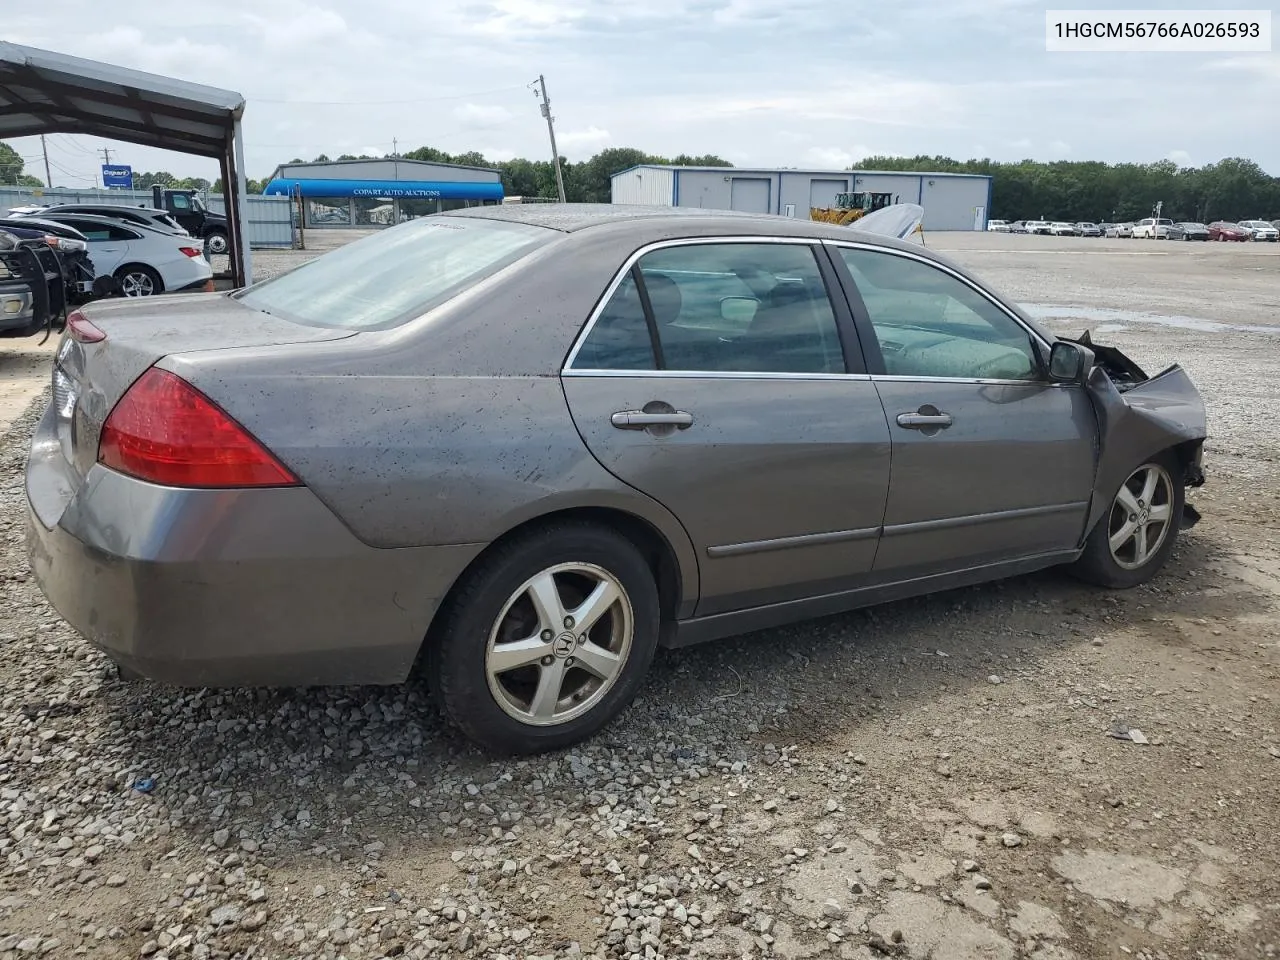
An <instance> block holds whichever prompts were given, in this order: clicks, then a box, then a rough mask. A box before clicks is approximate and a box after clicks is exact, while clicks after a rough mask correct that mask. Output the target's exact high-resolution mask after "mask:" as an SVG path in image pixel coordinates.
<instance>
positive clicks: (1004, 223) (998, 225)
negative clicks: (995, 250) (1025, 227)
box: [987, 220, 1009, 233]
mask: <svg viewBox="0 0 1280 960" xmlns="http://www.w3.org/2000/svg"><path fill="white" fill-rule="evenodd" d="M987 229H988V230H989V231H991V232H992V233H1008V232H1009V221H1008V220H988V221H987Z"/></svg>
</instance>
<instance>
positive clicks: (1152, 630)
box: [0, 235, 1280, 960]
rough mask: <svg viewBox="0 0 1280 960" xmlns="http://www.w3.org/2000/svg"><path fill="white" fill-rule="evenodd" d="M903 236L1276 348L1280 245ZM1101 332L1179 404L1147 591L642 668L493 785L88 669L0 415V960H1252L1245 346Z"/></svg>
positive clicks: (406, 706)
mask: <svg viewBox="0 0 1280 960" xmlns="http://www.w3.org/2000/svg"><path fill="white" fill-rule="evenodd" d="M927 239H928V242H929V243H930V245H931V246H935V247H940V248H945V249H948V250H949V251H951V252H953V254H954V255H955V256H956V257H957V258H959V259H961V260H962V261H964V262H967V263H970V264H972V265H973V266H975V267H976V268H978V269H979V270H980V271H982V272H983V274H984V275H986V276H988V277H990V278H992V280H993V281H994V282H995V283H996V284H997V285H998V286H1000V287H1002V288H1003V289H1004V290H1006V291H1008V292H1009V293H1011V294H1012V295H1014V296H1015V297H1017V298H1018V299H1020V300H1023V301H1027V302H1032V303H1038V304H1043V305H1063V304H1072V305H1075V306H1074V307H1073V310H1072V311H1071V316H1069V317H1068V318H1067V319H1065V320H1062V321H1053V324H1054V325H1055V326H1057V325H1058V324H1059V323H1061V328H1062V329H1070V330H1078V329H1079V328H1080V327H1081V326H1082V325H1083V321H1085V320H1086V318H1088V317H1091V316H1092V317H1095V318H1097V317H1099V316H1101V311H1116V310H1153V311H1157V312H1161V313H1165V314H1171V313H1172V314H1177V315H1179V316H1186V317H1192V318H1201V319H1202V320H1204V319H1219V320H1220V319H1223V317H1222V308H1221V304H1222V303H1224V302H1229V303H1230V304H1231V305H1232V306H1231V308H1230V312H1231V313H1232V314H1233V316H1232V317H1231V318H1230V319H1231V321H1232V322H1238V323H1240V324H1244V325H1256V326H1260V327H1275V328H1276V330H1277V331H1280V304H1277V303H1276V302H1275V301H1276V300H1277V299H1280V296H1277V294H1278V293H1280V284H1278V283H1277V280H1276V270H1277V268H1280V258H1277V257H1276V256H1275V254H1280V249H1277V250H1275V251H1272V250H1257V249H1254V248H1253V245H1244V244H1240V245H1222V248H1226V249H1221V248H1219V247H1218V245H1190V244H1188V245H1170V246H1169V247H1168V248H1166V245H1164V244H1154V243H1152V244H1147V245H1146V248H1145V249H1147V250H1150V251H1151V255H1143V256H1137V255H1134V254H1135V252H1137V251H1138V249H1139V247H1140V246H1142V243H1141V242H1140V241H1132V242H1130V241H1120V242H1119V244H1118V245H1117V244H1114V243H1109V242H1107V241H1092V240H1076V241H1074V242H1072V241H1071V240H1069V239H1063V240H1059V241H1051V240H1048V238H1023V237H999V236H995V237H985V236H981V235H979V236H934V237H929V238H927ZM1042 239H1043V240H1045V242H1044V243H1038V241H1040V240H1042ZM1031 241H1036V243H1035V245H1034V246H1033V245H1032V242H1031ZM1055 244H1056V246H1054V245H1055ZM1082 244H1087V245H1089V246H1088V247H1087V248H1086V247H1083V246H1081V245H1082ZM1126 244H1128V246H1126ZM1135 245H1136V246H1135ZM1205 246H1208V247H1209V249H1204V247H1205ZM1187 248H1191V249H1187ZM1242 248H1243V249H1242ZM1108 249H1113V250H1114V251H1115V252H1114V255H1107V251H1108ZM1086 251H1087V252H1086ZM267 259H268V258H267V257H260V258H259V263H260V264H264V262H265V261H266V260H267ZM261 269H266V267H265V266H263V267H261ZM1268 297H1270V298H1271V299H1270V300H1268ZM1108 316H1109V319H1107V320H1106V321H1105V322H1106V324H1107V326H1108V328H1111V327H1114V328H1115V329H1114V330H1112V329H1109V332H1108V333H1107V335H1106V339H1107V340H1108V341H1109V342H1113V343H1115V344H1117V345H1119V346H1121V347H1122V348H1124V349H1126V350H1128V351H1130V352H1131V353H1132V354H1133V355H1134V356H1135V357H1136V358H1137V359H1139V361H1140V362H1142V363H1143V364H1144V365H1147V366H1148V367H1149V368H1152V369H1157V368H1159V367H1160V366H1161V365H1162V364H1163V363H1164V362H1165V361H1166V360H1168V359H1172V358H1173V357H1177V358H1180V359H1181V360H1182V361H1183V362H1184V364H1185V365H1186V366H1187V368H1188V370H1189V371H1190V373H1191V375H1192V376H1193V378H1194V379H1195V380H1196V381H1197V382H1198V383H1199V384H1200V385H1201V387H1202V388H1203V390H1204V393H1205V395H1206V398H1207V399H1208V401H1209V403H1210V408H1211V410H1212V430H1213V433H1214V438H1213V442H1212V444H1211V445H1210V448H1209V452H1208V455H1207V469H1208V471H1209V476H1210V482H1209V484H1208V485H1207V486H1206V487H1205V488H1203V489H1202V490H1201V491H1199V492H1197V493H1196V494H1195V496H1194V500H1195V502H1196V504H1197V506H1198V507H1199V508H1200V510H1201V511H1202V513H1203V514H1204V520H1203V521H1202V523H1201V524H1199V525H1198V526H1197V527H1196V528H1195V529H1194V530H1192V531H1191V532H1190V533H1189V534H1188V535H1186V536H1185V537H1184V539H1183V540H1182V541H1181V543H1180V546H1179V548H1178V550H1177V552H1176V553H1175V555H1174V557H1173V560H1172V562H1171V564H1170V566H1169V568H1168V569H1167V570H1166V572H1165V573H1164V574H1162V575H1161V576H1160V577H1159V578H1158V579H1157V580H1156V581H1155V582H1153V583H1152V584H1150V585H1148V586H1146V587H1141V588H1138V589H1135V590H1132V591H1128V592H1124V593H1103V592H1100V591H1097V590H1094V589H1091V588H1087V587H1085V586H1083V585H1081V584H1078V583H1076V582H1074V581H1071V580H1069V579H1067V578H1066V577H1064V576H1063V575H1061V574H1059V573H1057V572H1053V571H1050V572H1045V573H1042V574H1038V575H1035V576H1030V577H1024V578H1020V579H1016V580H1012V581H1008V582H1005V583H1002V584H995V585H989V586H984V587H979V588H973V589H967V590H960V591H954V592H951V593H947V594H942V595H937V596H934V597H930V598H926V599H922V600H914V601H909V602H902V603H897V604H891V605H888V606H884V607H880V608H876V609H874V610H869V611H862V612H859V613H855V614H850V615H846V616H840V617H833V618H828V619H825V620H821V621H815V622H811V623H806V624H802V625H798V626H794V627H790V628H786V629H781V630H772V631H767V632H762V633H757V634H753V635H750V636H745V637H741V638H737V639H733V640H730V641H726V642H723V643H718V644H713V645H709V646H707V647H703V648H694V649H691V650H685V651H681V652H678V653H666V654H662V655H660V656H659V658H658V661H657V662H656V664H655V668H654V671H653V675H652V677H651V679H650V680H649V682H648V684H647V685H646V687H645V689H644V691H643V694H642V696H641V699H640V700H639V701H638V702H637V703H636V705H635V706H634V707H633V708H632V709H631V710H629V711H628V712H627V714H626V715H625V717H624V718H623V719H622V720H621V721H620V722H618V723H617V724H615V725H614V726H612V727H610V728H609V729H608V730H607V731H605V733H604V734H602V735H601V736H600V737H598V738H597V739H595V740H594V741H592V742H590V743H588V744H586V745H584V746H582V747H580V748H578V749H575V750H571V751H568V752H565V753H561V754H558V755H552V756H544V757H539V758H535V759H529V760H521V761H502V762H494V761H491V760H489V759H488V758H487V757H485V756H483V755H481V754H479V753H478V752H476V751H475V750H473V749H472V748H471V747H470V746H468V745H467V744H466V743H465V742H463V741H462V740H461V739H460V738H459V737H458V736H457V735H455V734H454V733H452V732H451V731H450V730H449V729H447V728H445V727H443V726H442V724H441V723H440V721H439V720H438V719H437V718H436V716H435V713H434V711H433V709H432V708H431V704H430V703H428V702H427V695H426V692H425V688H424V687H423V686H422V685H420V684H410V685H406V686H403V687H390V688H374V689H328V690H282V691H230V692H213V691H177V690H173V689H168V688H163V687H155V686H151V685H147V684H141V683H126V682H122V681H120V680H118V679H116V677H115V675H114V671H113V670H112V669H111V667H110V666H109V664H108V663H107V662H106V661H105V660H104V659H102V658H101V657H100V656H99V655H98V654H96V653H94V652H92V651H90V650H89V649H87V647H86V646H85V644H84V643H83V642H82V641H81V640H80V639H79V638H78V637H77V636H76V635H75V634H74V633H73V632H72V631H71V630H70V629H69V628H68V627H67V626H65V625H64V624H63V623H62V622H61V621H60V620H59V618H58V617H57V616H56V614H54V613H53V612H52V611H51V610H50V608H49V607H48V606H47V605H46V604H45V603H44V601H43V600H42V599H41V597H40V594H39V590H38V588H37V587H36V586H35V584H34V583H33V582H32V580H31V578H30V574H29V572H28V568H27V564H26V560H25V558H24V554H23V548H22V541H23V492H22V476H21V471H22V466H23V461H24V457H25V448H26V443H27V438H28V436H29V431H30V427H31V424H32V422H33V419H34V416H35V407H33V408H32V409H31V410H30V411H28V413H27V414H26V415H25V416H23V417H21V418H19V419H18V420H17V421H16V422H15V424H14V425H13V427H12V428H11V429H10V430H9V432H8V433H7V434H5V435H4V437H3V439H0V643H3V644H4V647H5V651H6V654H7V655H6V656H5V657H4V658H3V662H2V663H0V723H2V724H3V730H2V731H0V824H3V829H2V830H0V857H2V860H0V958H6V960H7V958H9V957H23V958H25V957H31V956H45V957H58V958H60V957H69V956H92V957H111V958H115V957H128V958H132V957H139V956H143V957H153V958H179V957H184V958H185V957H198V958H214V957H217V958H244V960H248V958H251V957H252V958H281V960H284V958H299V960H312V958H320V957H323V958H328V960H336V958H349V960H360V958H382V957H412V958H425V957H451V958H452V957H459V958H472V957H475V958H479V957H484V958H499V957H506V958H511V960H517V958H520V960H527V958H534V957H554V958H565V957H574V956H579V955H586V956H597V957H638V958H645V960H656V958H664V957H665V958H670V957H684V956H690V957H761V956H776V957H785V958H807V957H841V958H844V957H852V958H879V957H896V956H900V957H911V958H920V960H923V958H934V960H952V958H955V960H968V958H972V960H1005V958H1009V960H1012V958H1022V957H1034V958H1037V960H1070V958H1080V960H1101V958H1117V960H1118V958H1122V957H1145V958H1149V960H1155V958H1175V957H1187V958H1193V957H1194V958H1224V960H1225V958H1241V957H1264V956H1267V957H1270V956H1275V955H1276V954H1277V950H1278V949H1280V948H1278V947H1277V944H1280V848H1278V847H1277V846H1276V844H1275V843H1274V836H1275V825H1276V823H1277V817H1278V815H1280V809H1278V808H1280V804H1278V802H1277V799H1276V797H1277V789H1276V788H1277V783H1278V781H1280V731H1278V730H1277V724H1278V719H1280V711H1278V710H1277V703H1276V690H1277V688H1276V680H1277V678H1278V676H1280V669H1278V668H1280V656H1278V642H1280V619H1278V617H1277V601H1278V599H1280V468H1278V467H1277V463H1276V456H1277V451H1278V450H1280V436H1278V432H1280V428H1278V427H1277V420H1276V419H1275V418H1274V417H1271V416H1270V415H1269V414H1267V415H1263V414H1266V411H1268V410H1269V409H1270V408H1271V407H1273V406H1274V403H1275V400H1276V397H1277V393H1278V392H1280V391H1277V388H1276V386H1275V380H1274V373H1273V371H1272V370H1271V369H1270V367H1271V366H1272V365H1273V364H1274V360H1275V358H1276V357H1277V356H1280V334H1276V333H1271V332H1267V331H1265V330H1263V331H1240V330H1217V331H1212V330H1210V331H1206V330H1193V329H1188V328H1186V327H1185V326H1176V325H1170V324H1169V323H1167V322H1163V321H1155V320H1152V319H1150V318H1149V317H1147V318H1143V317H1138V318H1134V317H1121V318H1120V319H1117V318H1116V316H1115V315H1114V314H1109V315H1108ZM1099 339H1101V337H1100V338H1099ZM39 402H42V401H37V404H38V403H39ZM1115 724H1122V725H1124V726H1125V727H1131V728H1134V729H1137V730H1140V731H1141V735H1140V736H1139V737H1138V739H1139V740H1145V741H1146V743H1143V744H1140V743H1138V742H1135V741H1134V740H1133V739H1117V738H1115V737H1112V736H1109V735H1108V732H1109V730H1111V729H1112V728H1113V725H1115Z"/></svg>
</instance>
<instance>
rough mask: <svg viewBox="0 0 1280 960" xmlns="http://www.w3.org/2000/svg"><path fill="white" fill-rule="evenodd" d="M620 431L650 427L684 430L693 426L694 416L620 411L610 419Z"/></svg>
mask: <svg viewBox="0 0 1280 960" xmlns="http://www.w3.org/2000/svg"><path fill="white" fill-rule="evenodd" d="M609 422H610V423H612V424H613V425H614V426H615V427H617V428H618V429H619V430H646V429H648V428H649V427H679V428H680V429H681V430H684V429H685V428H687V427H690V426H692V425H693V414H691V413H685V412H684V411H683V410H673V411H671V412H670V413H645V412H644V411H643V410H619V411H618V412H617V413H615V414H614V415H613V416H612V417H610V418H609Z"/></svg>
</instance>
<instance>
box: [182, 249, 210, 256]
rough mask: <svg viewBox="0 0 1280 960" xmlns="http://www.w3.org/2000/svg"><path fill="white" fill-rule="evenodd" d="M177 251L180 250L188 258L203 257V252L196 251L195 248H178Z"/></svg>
mask: <svg viewBox="0 0 1280 960" xmlns="http://www.w3.org/2000/svg"><path fill="white" fill-rule="evenodd" d="M178 249H179V250H181V251H182V252H183V253H185V254H186V255H187V256H188V257H199V256H203V255H204V254H203V251H201V250H199V249H197V248H196V247H179V248H178Z"/></svg>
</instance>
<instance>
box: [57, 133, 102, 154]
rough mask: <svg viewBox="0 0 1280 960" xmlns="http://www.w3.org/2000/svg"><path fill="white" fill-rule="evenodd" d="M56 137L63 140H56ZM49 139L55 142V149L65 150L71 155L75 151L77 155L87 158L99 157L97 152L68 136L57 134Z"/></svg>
mask: <svg viewBox="0 0 1280 960" xmlns="http://www.w3.org/2000/svg"><path fill="white" fill-rule="evenodd" d="M54 137H60V138H61V139H57V140H55V139H54ZM49 139H50V140H51V141H52V142H53V145H54V146H55V147H59V148H61V149H63V150H66V151H67V153H71V152H72V151H75V152H76V153H79V154H81V155H83V156H86V157H96V156H97V155H98V151H97V150H92V149H90V148H89V147H86V146H83V145H81V144H79V143H76V141H75V140H73V139H71V137H70V136H69V135H68V134H57V133H55V134H52V135H51V136H50V138H49ZM68 147H70V148H71V149H67V148H68Z"/></svg>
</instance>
